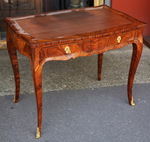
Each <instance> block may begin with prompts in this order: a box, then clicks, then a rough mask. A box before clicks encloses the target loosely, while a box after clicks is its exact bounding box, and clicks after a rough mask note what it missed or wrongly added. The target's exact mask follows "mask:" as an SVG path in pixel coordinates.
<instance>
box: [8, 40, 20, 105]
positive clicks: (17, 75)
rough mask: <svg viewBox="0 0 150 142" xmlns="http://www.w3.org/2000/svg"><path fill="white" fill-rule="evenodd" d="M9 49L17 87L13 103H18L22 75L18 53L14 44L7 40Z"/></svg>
mask: <svg viewBox="0 0 150 142" xmlns="http://www.w3.org/2000/svg"><path fill="white" fill-rule="evenodd" d="M7 49H8V53H9V57H10V60H11V64H12V68H13V73H14V79H15V86H16V90H15V96H14V100H13V102H14V103H17V102H18V100H19V95H20V73H19V66H18V58H17V52H16V49H15V48H14V47H13V43H11V42H10V40H7Z"/></svg>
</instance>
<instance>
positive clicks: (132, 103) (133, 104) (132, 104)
mask: <svg viewBox="0 0 150 142" xmlns="http://www.w3.org/2000/svg"><path fill="white" fill-rule="evenodd" d="M130 104H131V106H135V103H134V99H133V97H132V100H131V103H130Z"/></svg>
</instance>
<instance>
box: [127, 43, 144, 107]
mask: <svg viewBox="0 0 150 142" xmlns="http://www.w3.org/2000/svg"><path fill="white" fill-rule="evenodd" d="M142 49H143V43H140V42H138V43H133V53H132V59H131V65H130V70H129V76H128V100H129V104H130V105H132V106H133V105H135V104H134V101H133V97H132V87H133V81H134V75H135V72H136V70H137V66H138V63H139V60H140V57H141V54H142Z"/></svg>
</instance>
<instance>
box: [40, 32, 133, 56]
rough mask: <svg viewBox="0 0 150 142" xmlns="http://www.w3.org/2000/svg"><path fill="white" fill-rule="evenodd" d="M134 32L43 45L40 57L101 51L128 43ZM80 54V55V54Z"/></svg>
mask: <svg viewBox="0 0 150 142" xmlns="http://www.w3.org/2000/svg"><path fill="white" fill-rule="evenodd" d="M134 38H135V32H134V31H132V32H128V33H120V34H116V35H112V36H108V37H103V38H93V39H90V40H83V41H82V42H79V43H72V44H65V45H59V46H52V47H45V48H42V49H41V51H40V56H41V58H48V57H57V56H63V55H69V54H75V53H81V54H82V53H87V54H88V53H91V52H94V51H95V53H96V52H97V53H98V51H99V50H100V51H101V52H103V51H106V49H107V50H109V48H110V49H112V46H114V48H115V47H116V46H117V45H121V44H123V43H126V42H127V43H128V42H129V41H132V40H134ZM81 54H80V55H81Z"/></svg>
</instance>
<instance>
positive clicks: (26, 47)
mask: <svg viewBox="0 0 150 142" xmlns="http://www.w3.org/2000/svg"><path fill="white" fill-rule="evenodd" d="M6 23H7V47H8V52H9V56H10V59H11V62H12V67H13V70H14V76H15V82H16V95H15V101H14V102H18V99H19V92H20V75H19V67H18V59H17V54H16V50H18V51H19V52H20V53H21V54H23V55H25V56H27V57H28V58H29V59H30V62H31V67H32V73H33V81H34V88H35V94H36V100H37V115H38V128H37V137H39V136H40V132H41V128H42V67H43V65H44V63H45V62H47V61H52V60H69V59H71V58H73V59H74V58H76V57H79V56H91V55H93V54H98V80H100V79H101V68H102V57H103V53H104V52H106V51H108V50H113V49H118V48H121V47H123V46H125V45H127V44H130V43H133V54H132V60H131V65H130V71H129V79H128V99H129V104H130V105H134V103H133V97H132V86H133V80H134V75H135V72H136V69H137V66H138V62H139V60H140V57H141V53H142V47H143V37H142V32H143V27H144V23H143V22H141V21H138V20H136V19H134V18H132V17H130V16H129V15H126V14H124V13H121V12H118V11H115V10H113V9H111V8H109V7H107V6H101V7H91V8H81V9H72V10H66V11H58V12H51V13H43V14H39V15H31V16H26V17H18V18H6Z"/></svg>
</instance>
